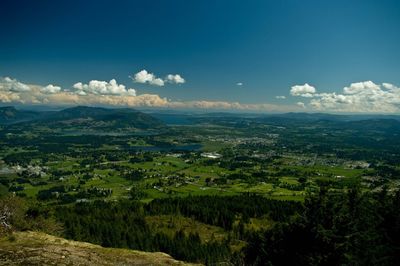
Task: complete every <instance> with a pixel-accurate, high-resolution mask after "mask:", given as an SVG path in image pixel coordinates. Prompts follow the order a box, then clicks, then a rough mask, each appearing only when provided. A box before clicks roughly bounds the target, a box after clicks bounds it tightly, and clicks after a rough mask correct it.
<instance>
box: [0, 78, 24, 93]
mask: <svg viewBox="0 0 400 266" xmlns="http://www.w3.org/2000/svg"><path fill="white" fill-rule="evenodd" d="M0 90H4V91H14V92H24V91H30V90H31V88H30V87H29V86H28V85H26V84H24V83H21V82H19V81H18V80H16V79H12V78H9V77H5V78H1V79H0Z"/></svg>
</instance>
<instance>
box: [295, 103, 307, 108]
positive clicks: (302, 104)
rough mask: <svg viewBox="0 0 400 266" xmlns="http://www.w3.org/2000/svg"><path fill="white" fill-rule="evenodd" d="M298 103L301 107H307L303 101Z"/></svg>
mask: <svg viewBox="0 0 400 266" xmlns="http://www.w3.org/2000/svg"><path fill="white" fill-rule="evenodd" d="M296 105H297V106H299V107H301V108H306V105H305V104H304V103H303V102H297V103H296Z"/></svg>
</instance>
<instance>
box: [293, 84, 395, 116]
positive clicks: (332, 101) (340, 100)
mask: <svg viewBox="0 0 400 266" xmlns="http://www.w3.org/2000/svg"><path fill="white" fill-rule="evenodd" d="M294 87H295V86H294ZM294 87H292V90H291V94H292V95H294V96H302V97H311V98H312V99H311V100H310V102H309V105H310V106H311V107H312V108H313V109H315V110H318V111H328V112H329V111H330V112H332V111H333V112H348V113H398V112H400V88H399V87H397V86H395V85H393V84H391V83H382V84H376V83H374V82H372V81H363V82H355V83H351V84H350V85H349V86H346V87H344V88H343V90H342V92H341V93H336V92H327V93H316V90H315V88H313V90H308V91H305V90H303V91H301V92H299V91H300V89H298V88H297V89H296V90H295V92H293V93H292V91H293V88H294Z"/></svg>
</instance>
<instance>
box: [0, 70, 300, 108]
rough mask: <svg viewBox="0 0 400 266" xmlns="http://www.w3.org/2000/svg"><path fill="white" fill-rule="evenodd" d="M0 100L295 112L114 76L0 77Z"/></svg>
mask: <svg viewBox="0 0 400 266" xmlns="http://www.w3.org/2000/svg"><path fill="white" fill-rule="evenodd" d="M174 80H175V81H174V82H175V83H178V84H179V82H183V81H182V80H180V77H179V76H174ZM0 102H2V103H20V104H49V105H65V106H68V105H110V106H126V107H157V108H182V109H183V108H184V109H214V110H242V111H260V112H263V111H269V112H285V111H296V110H300V108H299V107H298V106H296V105H286V106H284V105H274V104H268V103H264V104H243V103H239V102H226V101H206V100H200V101H172V100H168V99H167V98H163V97H160V96H159V95H157V94H140V95H138V94H137V93H136V90H135V89H133V88H127V87H126V86H125V85H123V84H118V82H117V81H116V80H115V79H112V80H110V81H108V82H107V81H100V80H91V81H89V82H88V83H82V82H77V83H75V84H74V85H73V86H72V87H71V88H68V89H63V88H61V87H60V86H56V85H53V84H49V85H47V86H40V85H32V84H24V83H22V82H19V81H17V80H15V79H11V78H0Z"/></svg>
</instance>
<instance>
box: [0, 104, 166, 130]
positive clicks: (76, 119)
mask: <svg viewBox="0 0 400 266" xmlns="http://www.w3.org/2000/svg"><path fill="white" fill-rule="evenodd" d="M0 124H14V125H15V126H28V127H32V126H46V127H52V128H54V127H57V128H61V129H82V128H84V129H89V130H96V129H99V130H100V129H101V130H115V129H117V130H118V129H127V128H130V129H142V130H143V129H160V128H163V127H165V124H164V122H162V121H161V120H159V119H157V118H155V117H153V116H151V115H149V114H145V113H142V112H139V111H137V110H134V109H130V108H116V109H109V108H101V107H88V106H77V107H71V108H67V109H63V110H61V111H52V112H33V111H32V112H30V111H21V110H17V109H15V108H14V107H1V108H0Z"/></svg>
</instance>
